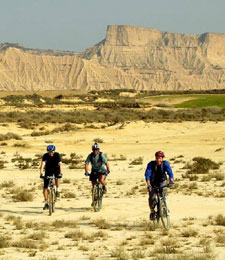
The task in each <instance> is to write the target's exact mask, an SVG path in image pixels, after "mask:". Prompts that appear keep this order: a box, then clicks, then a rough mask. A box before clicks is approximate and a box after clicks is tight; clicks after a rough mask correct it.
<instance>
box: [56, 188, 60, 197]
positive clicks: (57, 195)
mask: <svg viewBox="0 0 225 260" xmlns="http://www.w3.org/2000/svg"><path fill="white" fill-rule="evenodd" d="M55 196H56V197H57V198H59V197H60V192H59V191H58V190H57V191H56V192H55Z"/></svg>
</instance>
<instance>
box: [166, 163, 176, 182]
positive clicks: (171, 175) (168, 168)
mask: <svg viewBox="0 0 225 260" xmlns="http://www.w3.org/2000/svg"><path fill="white" fill-rule="evenodd" d="M164 165H165V168H166V172H167V174H168V175H169V179H170V181H174V176H173V171H172V168H171V167H170V164H169V163H168V162H167V161H165V163H164Z"/></svg>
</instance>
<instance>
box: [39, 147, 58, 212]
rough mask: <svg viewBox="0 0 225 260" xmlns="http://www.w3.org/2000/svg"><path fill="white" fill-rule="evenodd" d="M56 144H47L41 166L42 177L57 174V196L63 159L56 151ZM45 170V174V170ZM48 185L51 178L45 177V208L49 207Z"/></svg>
mask: <svg viewBox="0 0 225 260" xmlns="http://www.w3.org/2000/svg"><path fill="white" fill-rule="evenodd" d="M55 149H56V148H55V146H54V145H48V146H47V153H45V154H44V155H43V157H42V161H41V167H40V178H43V177H46V176H52V175H54V176H55V185H56V196H57V197H59V194H60V193H59V184H60V180H59V179H60V178H62V160H61V156H60V154H59V153H57V152H55ZM44 170H45V175H44V176H43V171H44ZM48 185H49V179H47V178H44V187H43V194H44V199H45V205H44V207H43V209H44V210H45V209H48V207H49V205H48Z"/></svg>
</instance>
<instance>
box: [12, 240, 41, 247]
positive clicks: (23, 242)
mask: <svg viewBox="0 0 225 260" xmlns="http://www.w3.org/2000/svg"><path fill="white" fill-rule="evenodd" d="M11 246H12V247H21V248H33V249H37V248H38V244H37V242H34V241H32V240H29V239H27V238H24V239H21V240H18V241H14V242H12V243H11Z"/></svg>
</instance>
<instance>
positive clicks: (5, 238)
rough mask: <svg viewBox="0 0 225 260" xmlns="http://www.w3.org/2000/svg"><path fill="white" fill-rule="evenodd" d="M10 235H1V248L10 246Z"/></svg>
mask: <svg viewBox="0 0 225 260" xmlns="http://www.w3.org/2000/svg"><path fill="white" fill-rule="evenodd" d="M9 241H10V237H8V236H6V235H5V234H1V235H0V248H6V247H9V246H10V243H9Z"/></svg>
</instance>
